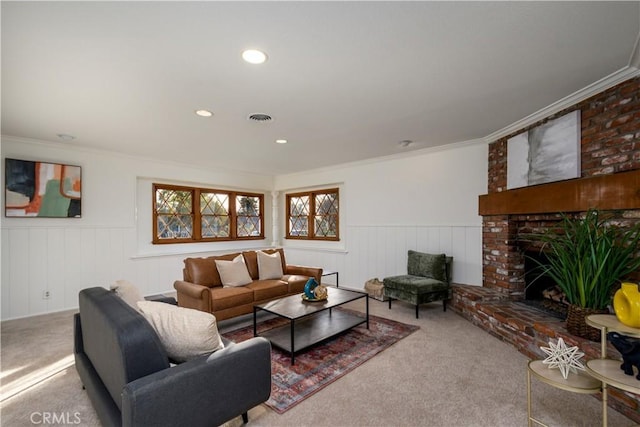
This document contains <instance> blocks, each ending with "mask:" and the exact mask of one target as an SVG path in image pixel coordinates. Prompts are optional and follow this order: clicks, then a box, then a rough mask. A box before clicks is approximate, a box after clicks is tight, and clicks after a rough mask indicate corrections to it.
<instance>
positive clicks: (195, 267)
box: [184, 252, 239, 287]
mask: <svg viewBox="0 0 640 427" xmlns="http://www.w3.org/2000/svg"><path fill="white" fill-rule="evenodd" d="M238 255H239V253H238V252H236V253H233V254H227V255H218V256H210V257H207V258H186V259H185V260H184V280H186V281H187V282H191V283H195V284H196V285H202V286H207V287H211V286H222V280H220V274H218V269H217V268H216V263H215V261H216V260H224V261H231V260H232V259H234V258H235V257H237V256H238Z"/></svg>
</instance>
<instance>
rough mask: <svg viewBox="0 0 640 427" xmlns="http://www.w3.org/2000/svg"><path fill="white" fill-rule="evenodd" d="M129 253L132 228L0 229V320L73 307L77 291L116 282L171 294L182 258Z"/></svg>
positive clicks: (133, 241)
mask: <svg viewBox="0 0 640 427" xmlns="http://www.w3.org/2000/svg"><path fill="white" fill-rule="evenodd" d="M135 250H136V231H135V228H133V227H131V228H115V227H114V228H93V227H87V228H82V227H29V228H26V227H24V228H3V229H2V319H3V320H4V319H13V318H18V317H25V316H33V315H37V314H43V313H48V312H55V311H60V310H66V309H73V308H77V306H78V292H79V291H80V290H81V289H83V288H87V287H92V286H103V287H107V288H108V287H109V285H110V284H111V283H113V281H115V280H118V279H126V280H129V281H131V282H133V283H135V284H136V285H137V286H138V287H139V288H140V290H141V292H142V293H143V294H144V295H152V294H157V293H161V292H167V291H171V290H173V282H174V280H176V279H179V278H182V266H183V262H182V261H183V259H184V258H185V257H186V256H185V255H184V254H180V255H171V256H161V257H150V258H144V259H133V258H132V255H133V254H134V253H135ZM44 291H49V292H50V295H51V296H50V298H49V299H44V298H43V293H44Z"/></svg>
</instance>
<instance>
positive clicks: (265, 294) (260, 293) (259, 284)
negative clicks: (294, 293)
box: [247, 279, 289, 301]
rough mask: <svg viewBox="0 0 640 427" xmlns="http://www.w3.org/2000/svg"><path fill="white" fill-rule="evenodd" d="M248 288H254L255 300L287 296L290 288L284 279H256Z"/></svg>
mask: <svg viewBox="0 0 640 427" xmlns="http://www.w3.org/2000/svg"><path fill="white" fill-rule="evenodd" d="M247 288H249V289H251V290H253V299H254V301H262V300H266V299H272V298H277V297H281V296H285V295H286V294H287V292H288V290H289V285H288V284H287V282H283V281H282V280H277V279H276V280H255V281H253V282H252V283H251V284H249V285H247Z"/></svg>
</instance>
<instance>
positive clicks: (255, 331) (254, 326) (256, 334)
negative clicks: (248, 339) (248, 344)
mask: <svg viewBox="0 0 640 427" xmlns="http://www.w3.org/2000/svg"><path fill="white" fill-rule="evenodd" d="M257 312H258V308H257V307H253V336H254V337H257V336H258V328H257V326H256V323H257V322H256V314H257Z"/></svg>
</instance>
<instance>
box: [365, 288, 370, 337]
mask: <svg viewBox="0 0 640 427" xmlns="http://www.w3.org/2000/svg"><path fill="white" fill-rule="evenodd" d="M364 300H365V301H366V306H367V329H369V295H368V294H367V296H365V297H364Z"/></svg>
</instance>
